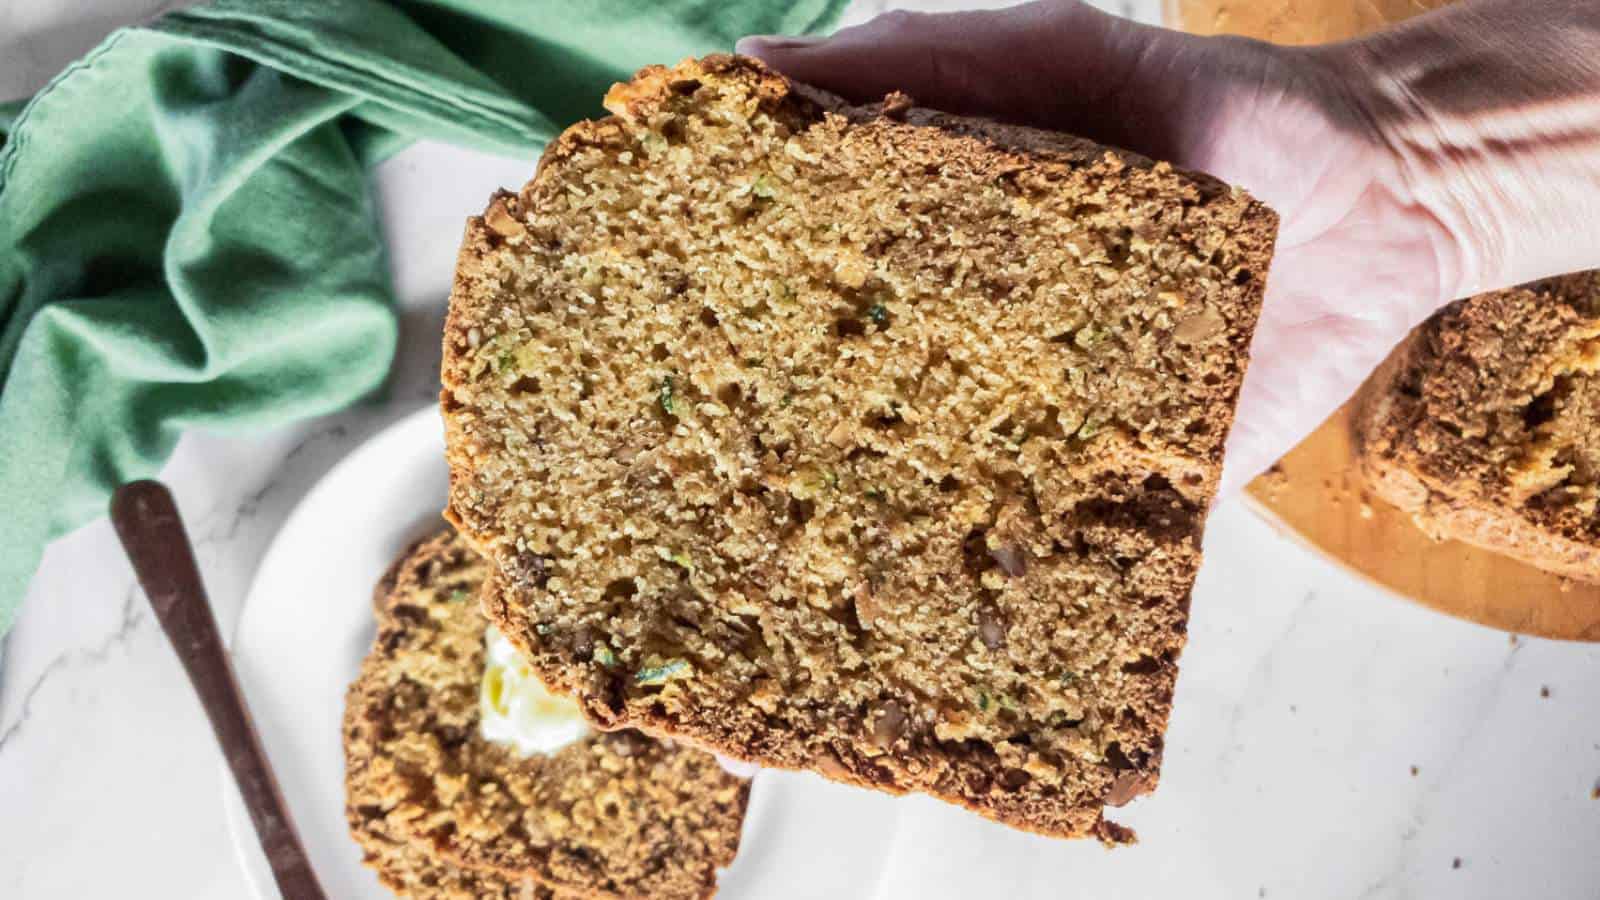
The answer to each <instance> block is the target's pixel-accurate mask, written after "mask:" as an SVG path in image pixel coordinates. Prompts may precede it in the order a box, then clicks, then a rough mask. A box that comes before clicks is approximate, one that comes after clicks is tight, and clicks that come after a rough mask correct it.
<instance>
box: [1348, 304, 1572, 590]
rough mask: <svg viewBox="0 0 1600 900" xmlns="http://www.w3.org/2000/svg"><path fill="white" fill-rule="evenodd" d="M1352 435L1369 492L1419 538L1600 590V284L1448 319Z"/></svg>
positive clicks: (1380, 393)
mask: <svg viewBox="0 0 1600 900" xmlns="http://www.w3.org/2000/svg"><path fill="white" fill-rule="evenodd" d="M1352 424H1353V427H1354V431H1355V441H1356V448H1357V449H1356V452H1357V458H1358V460H1359V462H1360V466H1361V469H1362V471H1363V473H1364V474H1365V476H1366V478H1367V480H1368V482H1369V483H1370V484H1371V485H1372V488H1373V490H1374V492H1375V493H1377V494H1378V496H1380V497H1382V498H1383V499H1385V500H1387V501H1388V502H1390V503H1393V504H1394V505H1396V506H1398V507H1400V508H1401V509H1403V510H1405V511H1407V512H1409V513H1411V515H1412V518H1414V519H1415V520H1416V522H1417V524H1418V525H1419V526H1420V527H1421V528H1422V529H1423V530H1424V531H1426V532H1428V533H1429V534H1432V535H1433V536H1435V537H1437V538H1449V539H1455V540H1459V541H1464V542H1466V543H1469V544H1474V545H1476V546H1479V547H1484V548H1486V549H1489V550H1493V551H1496V552H1499V553H1503V554H1506V555H1507V556H1511V557H1515V558H1517V559H1520V560H1522V561H1524V562H1527V563H1529V564H1531V565H1534V566H1538V567H1540V568H1542V569H1546V570H1549V571H1551V572H1555V573H1557V574H1561V575H1566V576H1569V577H1572V578H1580V579H1583V580H1586V581H1600V511H1597V509H1596V501H1597V499H1600V273H1596V272H1585V273H1581V274H1576V275H1568V276H1565V277H1562V278H1555V279H1550V280H1548V281H1542V282H1538V283H1535V284H1531V285H1526V286H1523V287H1519V288H1514V289H1511V290H1505V291H1496V292H1493V293H1489V294H1482V295H1479V296H1476V297H1470V298H1468V299H1465V300H1459V301H1457V302H1455V303H1453V304H1451V305H1450V306H1448V307H1446V308H1445V309H1443V310H1441V311H1440V312H1439V313H1437V314H1435V315H1434V316H1433V317H1432V318H1431V319H1429V320H1428V321H1427V322H1425V323H1423V324H1422V325H1421V326H1420V327H1419V328H1418V329H1417V330H1416V331H1415V332H1413V333H1412V334H1411V336H1410V337H1408V338H1407V339H1406V341H1405V342H1404V343H1402V344H1401V346H1400V347H1399V348H1398V349H1397V350H1395V352H1394V353H1393V354H1392V355H1391V356H1390V358H1389V360H1388V361H1387V362H1386V363H1385V364H1384V365H1383V367H1382V368H1380V369H1379V370H1378V371H1377V372H1376V373H1374V375H1373V377H1372V378H1371V379H1369V380H1368V382H1367V384H1366V385H1364V386H1363V387H1362V390H1361V393H1360V395H1359V396H1358V399H1357V405H1356V411H1355V416H1354V419H1353V420H1352Z"/></svg>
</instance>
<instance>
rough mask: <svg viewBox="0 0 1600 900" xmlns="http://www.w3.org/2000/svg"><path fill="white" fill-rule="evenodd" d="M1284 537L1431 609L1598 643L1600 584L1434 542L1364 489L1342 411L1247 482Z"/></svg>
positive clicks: (1514, 629) (1259, 508)
mask: <svg viewBox="0 0 1600 900" xmlns="http://www.w3.org/2000/svg"><path fill="white" fill-rule="evenodd" d="M1247 496H1248V499H1249V501H1250V503H1251V505H1252V506H1254V507H1255V508H1256V510H1257V511H1258V512H1260V513H1261V514H1262V515H1263V516H1265V517H1266V518H1267V520H1268V521H1270V522H1272V523H1273V524H1274V525H1277V526H1278V527H1279V528H1280V529H1281V530H1282V531H1284V532H1286V533H1287V534H1289V535H1291V536H1292V537H1295V538H1297V539H1299V540H1300V541H1302V542H1303V543H1305V544H1309V545H1310V546H1311V547H1313V548H1315V549H1316V550H1318V551H1320V552H1322V553H1323V554H1325V555H1327V556H1329V557H1332V558H1333V559H1334V560H1335V561H1336V562H1338V563H1340V564H1342V565H1343V566H1345V567H1346V568H1348V569H1350V570H1351V571H1354V572H1355V573H1357V574H1359V575H1362V576H1364V577H1366V578H1368V579H1370V580H1372V581H1375V582H1377V583H1378V584H1380V585H1382V586H1383V587H1386V588H1388V589H1390V590H1391V591H1394V592H1395V593H1398V594H1400V595H1401V596H1403V597H1408V598H1410V599H1412V600H1415V601H1417V602H1418V603H1421V604H1422V605H1424V606H1428V607H1431V608H1433V609H1436V610H1438V611H1440V612H1443V613H1448V614H1450V615H1452V616H1457V617H1459V618H1462V619H1467V620H1469V621H1472V622H1477V623H1479V624H1482V625H1487V626H1489V627H1490V628H1498V629H1500V630H1502V631H1510V632H1515V633H1518V634H1531V635H1538V636H1540V637H1548V638H1561V639H1563V640H1574V641H1595V642H1600V585H1594V584H1586V583H1584V582H1580V581H1572V580H1570V579H1563V578H1559V577H1557V576H1555V575H1550V574H1548V573H1545V572H1542V571H1540V570H1538V569H1536V568H1534V567H1532V566H1529V565H1524V564H1523V563H1520V562H1517V561H1515V560H1513V559H1509V558H1507V557H1504V556H1500V555H1499V554H1496V553H1490V552H1489V551H1487V550H1480V549H1478V548H1476V547H1472V546H1468V545H1467V544H1462V543H1460V542H1458V541H1435V540H1433V539H1431V538H1429V537H1428V536H1427V535H1426V534H1424V533H1423V532H1422V530H1421V529H1419V528H1417V526H1416V525H1415V524H1414V523H1413V522H1412V521H1411V517H1410V516H1409V515H1407V514H1406V513H1403V512H1401V511H1400V510H1399V509H1396V508H1395V507H1393V506H1390V505H1389V504H1387V503H1385V502H1384V501H1382V500H1379V499H1378V498H1377V497H1374V496H1372V495H1371V494H1369V493H1368V492H1367V491H1366V490H1365V486H1364V485H1363V483H1362V480H1361V476H1360V475H1359V474H1358V473H1357V472H1356V469H1355V456H1354V449H1353V447H1352V445H1351V441H1350V425H1349V410H1348V408H1346V409H1341V410H1340V411H1339V412H1337V413H1335V414H1334V416H1333V418H1331V419H1329V420H1328V421H1327V422H1324V423H1323V425H1322V427H1321V428H1319V429H1318V430H1317V431H1316V433H1314V434H1312V435H1311V436H1310V437H1308V438H1306V439H1305V441H1304V442H1303V443H1301V444H1300V446H1298V447H1296V448H1295V449H1293V450H1291V451H1290V452H1289V454H1288V455H1287V456H1285V457H1284V458H1283V460H1282V461H1281V462H1279V463H1278V466H1277V467H1276V469H1275V470H1274V471H1272V472H1269V473H1267V474H1265V475H1262V476H1261V477H1260V478H1257V479H1256V480H1255V481H1253V482H1251V483H1250V486H1249V488H1248V489H1247Z"/></svg>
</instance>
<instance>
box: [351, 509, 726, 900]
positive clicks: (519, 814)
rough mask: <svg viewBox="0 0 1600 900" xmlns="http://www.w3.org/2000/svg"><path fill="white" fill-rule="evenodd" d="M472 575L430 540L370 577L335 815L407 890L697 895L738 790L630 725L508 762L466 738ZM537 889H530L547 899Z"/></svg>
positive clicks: (696, 759)
mask: <svg viewBox="0 0 1600 900" xmlns="http://www.w3.org/2000/svg"><path fill="white" fill-rule="evenodd" d="M486 573H487V566H485V565H484V564H483V562H482V561H481V559H479V558H478V557H477V556H476V555H475V554H473V553H472V551H471V550H470V549H468V548H467V546H466V544H465V542H464V541H462V540H461V539H459V538H458V537H455V536H454V535H448V534H447V535H442V536H439V537H437V538H434V539H433V540H431V541H427V542H425V543H423V544H421V545H419V546H418V547H416V548H415V549H414V550H413V551H412V552H410V553H408V554H407V555H406V556H405V557H404V558H403V559H402V561H401V563H400V564H399V565H398V566H397V567H395V568H394V569H392V570H391V575H390V576H386V580H388V581H389V584H390V587H389V589H388V592H387V594H386V595H385V597H384V599H383V601H382V602H381V603H380V605H379V610H378V618H379V631H378V635H377V638H376V640H375V641H374V644H373V650H372V653H371V654H370V655H369V656H368V658H367V660H366V661H365V662H364V664H363V666H362V672H361V676H360V677H359V678H358V679H357V680H356V682H355V683H354V684H353V685H352V686H351V688H350V692H349V697H348V700H347V704H346V713H345V752H346V772H347V777H346V784H347V791H348V805H347V814H348V818H349V821H350V825H351V831H352V833H353V834H354V835H355V836H356V838H357V841H358V842H359V843H361V845H362V846H363V848H364V849H365V851H366V854H367V862H368V864H369V865H372V866H373V868H375V869H376V870H377V871H378V872H379V874H380V878H382V880H383V881H384V883H385V884H386V885H388V886H390V887H391V888H393V889H395V890H396V891H397V892H400V893H402V894H405V895H408V896H425V897H432V896H453V894H452V893H451V892H452V891H455V892H457V894H455V895H471V896H478V895H483V896H503V897H522V896H524V895H525V893H526V892H527V891H530V890H532V888H530V887H529V885H528V882H530V880H531V881H534V882H537V883H538V884H542V885H546V886H548V887H549V888H550V890H551V891H554V892H556V893H558V894H560V895H562V896H570V897H579V896H587V897H650V898H656V897H682V898H690V897H709V896H711V895H712V894H713V893H714V891H715V886H716V882H715V870H716V868H717V867H719V866H725V865H727V864H729V863H731V862H732V860H733V856H734V854H735V852H736V851H737V849H738V842H739V832H740V828H741V825H742V821H743V815H744V807H745V804H746V802H747V799H748V785H747V783H745V782H743V781H742V780H740V779H737V778H734V777H732V776H730V775H728V774H726V773H725V772H723V771H722V770H721V768H720V767H719V766H718V765H717V763H716V761H715V760H714V759H712V758H711V757H710V756H707V755H705V754H701V753H698V752H695V751H692V750H688V749H685V748H678V747H674V746H673V745H671V744H670V743H661V742H657V741H653V740H650V739H648V738H645V737H643V736H642V735H639V734H638V733H636V732H617V733H612V734H596V735H593V736H591V737H588V738H585V739H583V740H580V741H579V742H577V743H575V744H572V745H570V746H568V747H565V748H562V749H561V750H560V751H558V752H556V753H555V754H553V755H550V756H544V755H536V756H533V757H530V758H525V759H524V758H519V757H518V756H517V755H516V754H515V753H513V752H512V751H510V750H508V749H506V748H504V747H502V746H500V745H497V744H493V743H490V742H488V741H486V740H484V739H483V738H482V737H481V736H480V735H479V732H478V702H479V701H478V690H479V680H480V679H481V678H482V673H483V667H484V650H483V632H484V627H485V624H486V623H485V620H484V619H483V617H482V615H481V613H480V612H479V611H478V609H477V605H476V604H477V594H478V592H479V591H480V590H481V588H482V581H483V579H484V576H485V574H486ZM549 895H550V892H549V891H546V892H545V893H544V894H543V896H549Z"/></svg>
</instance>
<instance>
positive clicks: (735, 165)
mask: <svg viewBox="0 0 1600 900" xmlns="http://www.w3.org/2000/svg"><path fill="white" fill-rule="evenodd" d="M606 105H607V108H608V109H610V110H611V111H612V112H613V113H615V115H614V116H612V117H610V118H606V119H603V120H600V121H596V122H585V123H582V124H579V125H577V126H575V127H573V128H572V129H569V130H568V131H567V132H566V133H565V134H563V135H562V136H561V137H560V139H559V140H557V141H556V142H555V143H554V144H552V145H551V147H550V148H549V149H548V150H547V151H546V153H545V155H544V159H543V160H542V162H541V164H540V168H539V171H538V174H537V175H536V177H535V178H534V180H533V181H532V182H531V183H529V184H528V185H527V186H526V187H524V188H523V189H522V191H521V192H520V193H518V194H501V195H499V196H497V197H495V198H494V199H493V200H492V201H491V203H490V205H489V208H488V210H487V211H486V212H485V213H484V215H483V216H481V217H479V218H475V219H473V220H471V222H470V223H469V225H468V227H467V233H466V239H465V245H464V247H463V248H462V251H461V256H460V262H459V267H458V269H457V273H456V282H455V288H454V292H453V294H452V297H451V303H450V314H449V320H448V323H447V326H446V333H445V341H444V367H443V380H444V385H445V388H444V392H443V398H442V402H443V411H444V419H445V427H446V440H447V447H448V455H449V461H450V466H451V485H450V504H449V509H448V511H447V516H448V517H449V518H451V519H452V520H453V521H455V522H456V523H458V525H459V526H460V527H461V529H462V530H463V532H464V533H465V534H466V535H467V536H468V537H469V539H470V540H472V541H473V542H474V544H475V545H476V546H477V547H479V548H480V549H481V550H482V551H483V552H484V553H485V554H487V555H488V556H489V557H490V558H491V559H492V560H493V562H494V564H495V566H496V568H497V570H498V575H497V577H498V578H499V581H498V582H497V585H498V588H499V589H498V591H496V592H492V593H491V594H490V595H488V605H487V606H486V609H487V611H488V612H489V613H490V615H491V617H492V618H493V619H494V621H495V622H496V623H497V624H498V625H499V627H500V628H501V629H502V630H503V631H504V632H505V633H506V635H507V637H509V638H510V639H511V640H512V641H513V642H514V643H515V644H517V645H518V646H519V647H520V648H521V649H522V650H523V651H525V652H526V653H528V654H529V655H530V659H531V661H532V663H533V665H534V667H535V668H536V669H537V670H538V671H539V672H540V674H541V676H543V677H545V678H547V679H548V680H549V681H550V682H552V683H553V684H555V685H557V686H558V687H559V688H560V689H562V690H565V691H568V692H570V693H572V694H574V695H575V696H577V697H578V698H579V699H580V700H581V701H582V702H583V704H584V705H585V709H586V711H587V713H588V714H589V715H590V716H591V717H592V718H594V719H595V720H597V721H599V722H601V723H604V724H605V725H606V726H608V727H623V726H627V727H636V728H641V729H644V730H646V731H649V732H652V733H657V734H670V735H675V736H678V737H681V738H685V739H687V740H690V741H693V742H695V743H698V744H700V745H702V746H704V747H707V748H712V749H715V750H717V751H720V752H722V753H724V754H727V755H729V756H732V757H736V758H740V759H745V760H753V761H755V762H758V763H760V764H762V765H766V766H774V767H782V768H791V769H811V770H814V771H817V772H820V773H822V774H823V775H826V776H827V777H829V778H833V779H836V780H840V781H845V782H850V783H855V784H859V785H865V786H869V787H875V788H879V789H882V790H885V791H889V792H894V793H899V792H905V791H922V792H926V793H929V794H932V795H934V796H937V797H940V798H943V799H945V800H948V801H952V802H955V803H960V804H964V805H966V806H969V807H971V808H972V809H975V810H977V811H979V812H981V813H983V814H984V815H987V816H990V817H992V818H995V819H998V820H1000V821H1003V822H1006V823H1008V824H1011V825H1014V826H1017V827H1021V828H1027V829H1031V830H1035V831H1039V832H1044V833H1047V834H1053V835H1062V836H1086V835H1094V836H1098V837H1100V838H1102V839H1105V840H1108V841H1123V840H1126V839H1128V838H1129V837H1130V835H1129V834H1128V833H1127V832H1126V831H1125V830H1123V829H1121V828H1119V827H1117V826H1114V825H1111V824H1109V823H1107V822H1105V821H1104V819H1103V816H1102V809H1103V807H1105V806H1106V805H1108V804H1112V805H1115V804H1120V803H1122V802H1125V801H1127V800H1128V799H1129V798H1130V797H1132V796H1134V795H1136V794H1138V793H1140V792H1142V791H1144V790H1147V789H1148V788H1149V787H1151V786H1153V784H1154V782H1155V779H1156V776H1157V772H1158V770H1159V767H1160V760H1161V752H1162V736H1163V732H1164V731H1165V728H1166V723H1167V716H1168V711H1169V709H1170V705H1171V700H1172V691H1173V682H1174V678H1175V677H1176V674H1177V658H1178V653H1179V651H1180V650H1181V648H1182V646H1183V642H1184V636H1185V630H1186V623H1187V614H1188V605H1189V592H1190V588H1191V586H1192V585H1193V582H1194V577H1195V571H1196V569H1197V567H1198V566H1199V564H1200V533H1201V526H1202V523H1203V521H1204V518H1205V513H1206V510H1207V508H1208V506H1209V504H1210V502H1211V499H1212V494H1213V492H1214V490H1215V487H1216V483H1217V476H1218V472H1219V469H1220V467H1221V463H1222V447H1223V440H1224V438H1225V436H1226V433H1227V430H1228V425H1229V423H1230V421H1231V419H1232V415H1233V405H1234V400H1235V397H1236V395H1237V392H1238V389H1239V383H1240V379H1241V378H1242V376H1243V374H1244V368H1245V362H1246V353H1247V348H1248V345H1249V342H1250V337H1251V332H1252V329H1253V327H1254V324H1255V321H1256V316H1257V313H1258V311H1259V308H1260V304H1261V296H1262V289H1263V284H1264V281H1265V279H1266V276H1267V269H1268V265H1269V263H1270V260H1271V255H1272V244H1273V239H1274V235H1275V228H1276V218H1275V216H1274V215H1273V213H1272V212H1271V211H1270V210H1268V209H1267V208H1265V207H1264V206H1262V205H1261V204H1259V203H1257V202H1256V201H1254V200H1252V199H1251V198H1250V197H1248V196H1246V195H1245V194H1244V193H1242V192H1240V191H1238V190H1236V189H1232V188H1230V187H1228V186H1227V185H1224V184H1222V183H1220V182H1218V181H1216V180H1215V179H1212V178H1210V177H1207V176H1204V175H1200V174H1196V173H1191V172H1184V171H1180V170H1177V169H1174V168H1172V167H1170V166H1168V165H1166V164H1162V163H1155V162H1151V161H1149V160H1146V159H1143V158H1141V157H1138V156H1135V155H1133V154H1130V153H1124V152H1121V151H1118V150H1113V149H1109V148H1106V147H1101V146H1098V145H1095V144H1092V143H1090V142H1088V141H1084V140H1080V139H1078V138H1074V137H1069V136H1066V135H1061V134H1053V133H1048V132H1044V131H1037V130H1032V129H1026V128H1017V127H1007V126H1002V125H996V124H994V123H991V122H987V121H983V120H978V119H966V118H959V117H955V116H950V115H945V114H943V113H938V112H933V111H930V110H925V109H918V108H916V107H914V106H912V105H911V104H910V101H909V100H908V99H907V98H905V97H903V96H900V95H895V96H891V97H890V98H888V99H886V100H885V101H883V102H882V103H877V104H873V105H870V106H863V107H852V106H847V105H845V104H844V103H843V102H841V101H839V100H838V99H837V98H833V97H830V96H828V95H825V94H822V93H820V92H817V91H814V90H810V89H807V88H805V87H803V86H800V85H795V84H792V83H790V82H789V81H787V80H785V79H784V78H783V77H781V76H779V75H777V74H775V73H773V72H771V71H769V70H768V69H766V68H764V67H763V66H762V65H761V64H760V63H757V62H755V61H753V60H748V59H742V58H737V57H728V56H713V57H708V58H706V59H703V60H688V61H685V62H683V63H681V64H679V65H678V66H676V67H674V68H670V69H668V68H660V67H653V68H647V69H645V70H643V71H641V72H640V73H639V74H638V76H637V77H635V78H634V80H633V81H632V82H630V83H628V84H622V85H618V86H616V87H615V88H613V89H612V91H611V93H610V94H609V95H608V97H607V98H606Z"/></svg>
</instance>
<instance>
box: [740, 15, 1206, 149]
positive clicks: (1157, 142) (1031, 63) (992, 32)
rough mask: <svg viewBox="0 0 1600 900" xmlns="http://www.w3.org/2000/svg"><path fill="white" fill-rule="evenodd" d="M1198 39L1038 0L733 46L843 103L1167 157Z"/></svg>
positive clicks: (1175, 145)
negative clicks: (1002, 125)
mask: <svg viewBox="0 0 1600 900" xmlns="http://www.w3.org/2000/svg"><path fill="white" fill-rule="evenodd" d="M1203 40H1204V39H1201V38H1195V37H1191V36H1188V35H1181V34H1178V33H1176V32H1170V31H1166V30H1164V29H1159V28H1151V27H1148V26H1144V25H1139V24H1137V23H1134V22H1130V21H1128V20H1125V19H1121V18H1118V17H1115V16H1111V15H1108V14H1106V13H1102V12H1100V11H1099V10H1096V9H1094V8H1093V7H1090V6H1088V5H1086V4H1084V3H1081V2H1076V0H1046V2H1036V3H1029V4H1025V5H1022V6H1017V7H1012V8H1009V9H1003V10H986V11H976V12H961V13H946V14H924V13H908V12H903V11H896V12H891V13H886V14H884V15H882V16H879V17H877V18H876V19H873V20H872V21H870V22H868V23H866V24H864V25H859V26H856V27H854V28H846V29H844V30H841V31H840V32H838V33H837V34H835V35H833V36H832V37H831V38H826V39H795V38H772V37H756V38H747V39H745V40H744V41H741V42H740V43H739V47H738V49H739V51H740V52H742V53H746V54H749V55H752V56H756V57H759V58H761V59H762V60H764V61H765V62H767V63H768V64H770V65H772V66H773V67H774V68H776V69H778V70H779V71H781V72H783V73H784V74H786V75H789V76H790V77H792V78H795V79H797V80H799V81H804V82H807V83H809V84H814V85H816V86H818V87H821V88H823V89H825V90H829V91H832V92H833V93H836V94H839V95H841V96H843V97H845V98H846V99H849V100H853V101H858V102H859V101H870V100H876V99H878V98H881V97H883V96H884V95H885V94H887V93H889V92H890V91H897V90H898V91H903V92H905V93H907V94H909V95H911V97H912V98H913V99H914V100H915V101H916V102H917V104H918V105H920V106H927V107H932V108H935V109H941V110H945V111H948V112H953V113H958V114H963V115H982V116H988V117H991V118H996V119H1003V120H1006V121H1011V122H1020V123H1023V124H1031V125H1038V126H1042V127H1047V128H1056V129H1061V130H1066V131H1071V132H1074V133H1077V134H1082V135H1084V136H1086V137H1090V138H1094V139H1096V140H1099V141H1102V142H1105V143H1112V144H1117V145H1119V146H1125V147H1129V148H1131V149H1134V150H1138V151H1140V152H1144V153H1148V154H1151V155H1157V156H1161V157H1162V158H1169V159H1171V158H1174V154H1175V152H1177V150H1179V149H1181V144H1182V142H1181V141H1179V140H1176V139H1175V135H1173V134H1172V133H1171V132H1172V129H1173V128H1174V127H1176V126H1179V125H1185V126H1187V125H1189V124H1191V123H1193V121H1194V117H1193V116H1187V117H1185V116H1181V115H1174V113H1175V112H1181V104H1182V103H1183V101H1184V99H1185V96H1186V94H1187V92H1188V91H1189V90H1191V87H1192V85H1191V84H1190V82H1192V81H1193V79H1192V78H1189V77H1186V74H1185V73H1184V72H1183V71H1182V67H1183V65H1184V63H1183V60H1184V59H1185V58H1192V57H1193V56H1194V55H1195V52H1196V49H1197V48H1198V47H1199V46H1200V45H1198V44H1193V43H1192V42H1196V41H1203ZM1185 48H1188V49H1185ZM1190 74H1192V73H1190ZM1174 161H1177V162H1183V160H1181V159H1175V160H1174Z"/></svg>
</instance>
